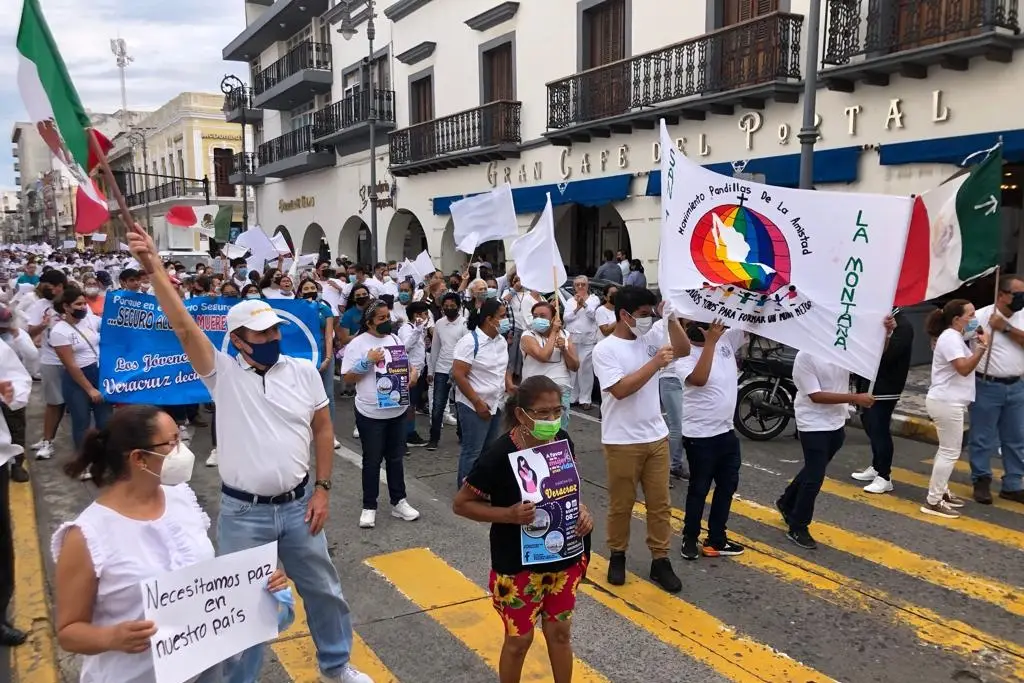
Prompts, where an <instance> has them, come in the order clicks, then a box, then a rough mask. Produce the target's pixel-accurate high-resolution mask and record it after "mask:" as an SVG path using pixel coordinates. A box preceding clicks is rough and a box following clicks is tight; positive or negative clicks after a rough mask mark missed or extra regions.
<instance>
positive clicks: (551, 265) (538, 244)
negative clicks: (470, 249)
mask: <svg viewBox="0 0 1024 683" xmlns="http://www.w3.org/2000/svg"><path fill="white" fill-rule="evenodd" d="M509 256H510V257H511V259H512V260H513V261H515V264H516V275H518V276H519V281H520V282H522V283H523V287H525V288H527V289H532V290H535V291H538V292H550V291H553V290H554V291H557V290H558V288H559V287H561V286H562V283H563V282H565V281H566V280H567V279H568V276H567V275H566V273H565V264H564V263H563V262H562V255H561V254H560V253H559V251H558V244H557V243H556V242H555V219H554V213H553V212H552V209H551V195H550V194H549V195H548V201H547V204H545V205H544V212H543V213H542V214H541V215H540V219H539V220H538V221H537V225H535V226H533V230H531V231H530V232H528V233H526V234H525V235H523V236H522V237H520V238H519V239H517V240H516V241H515V242H513V243H512V247H511V248H510V249H509Z"/></svg>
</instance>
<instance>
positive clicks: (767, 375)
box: [734, 336, 796, 441]
mask: <svg viewBox="0 0 1024 683" xmlns="http://www.w3.org/2000/svg"><path fill="white" fill-rule="evenodd" d="M795 358H796V350H795V349H792V348H790V347H788V346H782V345H779V344H776V343H775V342H771V341H769V340H767V339H764V338H762V337H757V336H752V337H751V339H750V342H749V343H748V345H747V349H746V353H745V354H744V356H743V358H742V359H741V360H740V366H739V371H740V377H739V389H738V392H737V393H738V395H737V397H736V414H735V417H734V423H735V426H736V431H738V432H739V433H740V434H742V435H743V436H745V437H747V438H748V439H750V440H751V441H770V440H771V439H774V438H775V437H777V436H779V435H780V434H782V433H783V432H784V431H786V428H787V427H788V426H789V422H790V420H792V419H794V418H795V416H796V415H795V413H794V411H793V400H794V399H795V398H796V385H795V384H794V383H793V361H794V360H795Z"/></svg>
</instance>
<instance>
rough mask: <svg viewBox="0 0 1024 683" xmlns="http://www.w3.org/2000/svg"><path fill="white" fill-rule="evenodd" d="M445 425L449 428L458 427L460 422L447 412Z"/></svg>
mask: <svg viewBox="0 0 1024 683" xmlns="http://www.w3.org/2000/svg"><path fill="white" fill-rule="evenodd" d="M444 423H445V424H446V425H448V426H449V427H457V426H458V424H459V421H458V420H456V419H455V416H454V415H452V414H451V413H449V412H448V411H445V413H444Z"/></svg>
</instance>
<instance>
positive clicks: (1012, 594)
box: [732, 494, 1024, 617]
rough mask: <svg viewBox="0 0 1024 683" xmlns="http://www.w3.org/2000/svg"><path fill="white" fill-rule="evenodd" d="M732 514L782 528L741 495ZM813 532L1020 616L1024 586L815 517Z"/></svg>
mask: <svg viewBox="0 0 1024 683" xmlns="http://www.w3.org/2000/svg"><path fill="white" fill-rule="evenodd" d="M865 495H868V494H865ZM732 514H734V515H740V516H741V517H746V518H747V519H750V520H753V521H755V522H759V523H761V524H765V525H768V526H771V527H775V528H776V529H781V530H783V531H785V530H786V525H785V524H784V523H783V522H782V520H781V519H780V518H779V513H778V512H777V511H776V510H774V509H772V508H769V507H767V506H765V505H761V504H759V503H755V502H753V501H750V500H747V499H745V498H738V497H736V498H733V501H732ZM813 532H814V537H815V538H816V539H817V540H818V541H819V542H820V543H824V544H825V545H827V546H830V547H832V548H835V549H836V550H840V551H842V552H844V553H848V554H850V555H853V556H854V557H858V558H860V559H862V560H867V561H868V562H871V563H873V564H877V565H879V566H881V567H885V568H886V569H891V570H894V571H898V572H900V573H903V574H906V575H908V576H911V577H913V578H915V579H920V580H921V581H925V582H927V583H930V584H932V585H935V586H938V587H940V588H945V589H947V590H951V591H954V592H957V593H960V594H961V595H966V596H967V597H969V598H973V599H975V600H982V601H984V602H987V603H989V604H992V605H995V606H996V607H1000V608H1002V609H1004V610H1006V611H1007V612H1010V613H1011V614H1016V615H1018V616H1022V617H1024V588H1021V587H1018V586H1013V585H1011V584H1007V583H1003V582H1001V581H997V580H996V579H992V578H989V577H985V576H979V575H977V574H972V573H970V572H966V571H963V570H960V569H956V568H954V567H951V566H949V565H948V564H946V563H945V562H940V561H938V560H933V559H931V558H928V557H923V556H921V555H918V554H916V553H913V552H911V551H909V550H907V549H906V548H903V547H902V546H898V545H896V544H895V543H889V542H888V541H884V540H882V539H879V538H873V537H871V536H864V535H861V534H858V533H855V532H852V531H847V530H846V529H842V528H840V527H837V526H834V525H832V524H828V523H827V522H820V521H818V520H815V521H814V526H813Z"/></svg>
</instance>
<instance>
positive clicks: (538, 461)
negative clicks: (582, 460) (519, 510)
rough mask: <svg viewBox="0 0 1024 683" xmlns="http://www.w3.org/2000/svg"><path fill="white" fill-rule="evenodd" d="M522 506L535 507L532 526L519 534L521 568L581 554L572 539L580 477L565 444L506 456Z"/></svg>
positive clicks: (577, 541)
mask: <svg viewBox="0 0 1024 683" xmlns="http://www.w3.org/2000/svg"><path fill="white" fill-rule="evenodd" d="M508 459H509V465H511V467H512V471H513V473H514V474H515V477H516V482H518V484H519V492H520V494H521V495H522V499H523V502H529V503H535V504H536V505H537V509H536V514H535V515H534V518H533V523H531V524H524V525H523V528H522V533H521V534H520V539H521V547H522V558H523V565H524V566H525V565H533V564H546V563H548V562H556V561H558V560H566V559H569V558H571V557H576V556H578V555H581V554H582V553H583V539H582V538H580V537H578V536H577V535H576V522H577V521H578V520H579V516H580V475H579V472H578V471H577V470H576V462H575V461H574V460H573V457H572V451H570V450H569V442H568V441H566V440H562V441H556V442H554V443H549V444H544V445H541V446H537V447H536V448H528V449H526V450H523V451H516V452H515V453H511V454H509V456H508Z"/></svg>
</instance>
